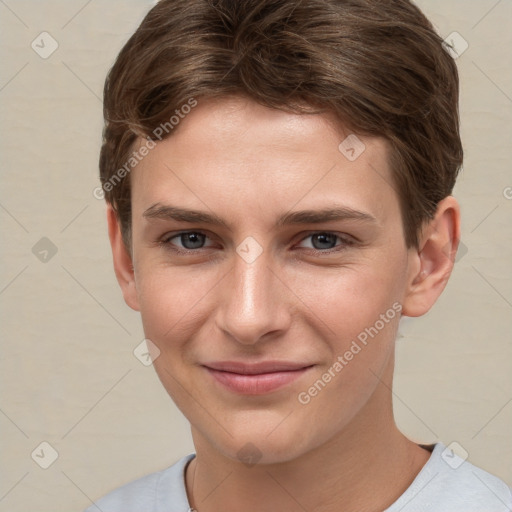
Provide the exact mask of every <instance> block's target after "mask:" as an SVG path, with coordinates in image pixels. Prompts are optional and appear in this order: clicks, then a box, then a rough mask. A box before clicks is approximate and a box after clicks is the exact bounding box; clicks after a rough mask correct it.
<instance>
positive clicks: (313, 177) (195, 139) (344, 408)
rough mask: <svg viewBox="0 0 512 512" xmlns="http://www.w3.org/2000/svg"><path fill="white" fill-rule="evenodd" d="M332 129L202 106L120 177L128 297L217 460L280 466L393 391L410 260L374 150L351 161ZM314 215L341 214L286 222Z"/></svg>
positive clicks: (161, 369)
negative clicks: (128, 237) (127, 197)
mask: <svg viewBox="0 0 512 512" xmlns="http://www.w3.org/2000/svg"><path fill="white" fill-rule="evenodd" d="M329 119H330V118H329V117H327V116H323V115H322V116H321V115H304V116H298V115H294V114H288V113H284V112H282V111H277V110H270V109H267V108H265V107H262V106H259V105H257V104H255V103H253V102H251V101H249V100H245V99H240V98H233V99H225V100H216V101H212V100H209V101H206V100H205V101H199V104H198V106H197V107H196V108H194V109H193V110H192V112H191V113H190V114H188V116H187V117H186V118H185V119H183V120H181V122H180V125H179V129H176V130H175V133H173V134H172V136H170V137H169V138H167V139H166V140H164V141H163V142H161V143H158V145H157V147H156V148H155V149H153V150H151V151H150V152H149V154H148V155H147V156H146V157H145V158H144V159H143V160H142V162H141V163H140V164H138V166H137V167H136V168H135V169H134V171H133V173H132V176H131V180H132V240H133V265H134V279H133V281H132V282H126V283H124V284H123V285H122V286H123V291H124V294H125V299H126V301H127V303H128V304H129V305H130V306H131V307H133V308H134V309H137V310H140V312H141V316H142V321H143V325H144V332H145V335H146V337H147V338H148V339H150V340H151V341H152V342H153V343H154V344H155V345H156V346H157V347H158V349H159V350H160V355H159V357H157V358H156V360H155V361H154V366H155V368H156V371H157V373H158V376H159V377H160V379H161V381H162V383H163V384H164V386H165V388H166V389H167V391H168V392H169V394H170V395H171V397H172V398H173V399H174V400H175V402H176V404H177V405H178V407H179V408H180V409H181V410H182V412H183V413H184V414H185V416H186V417H187V418H188V420H189V421H190V422H191V424H192V427H193V432H194V434H195V439H197V440H199V439H201V440H202V441H203V442H207V443H208V444H209V445H210V446H214V447H216V449H218V450H220V451H221V452H222V453H223V454H225V455H226V456H228V457H232V458H235V457H237V453H238V452H239V450H240V449H242V448H243V447H244V446H245V447H246V448H245V450H246V451H247V450H248V451H249V452H250V451H251V450H253V451H254V452H255V457H259V453H261V456H262V459H261V462H276V461H285V460H290V459H292V458H295V457H297V456H299V455H301V454H304V453H306V452H308V451H309V450H312V449H314V448H315V447H318V446H320V445H322V444H324V443H326V442H328V441H329V440H333V439H335V438H336V436H338V435H343V432H348V431H349V430H350V425H354V422H357V421H359V420H360V418H363V417H366V418H368V417H375V418H376V417H383V415H386V414H387V417H390V411H389V409H390V400H387V399H384V398H383V397H384V396H385V395H386V396H387V395H389V396H390V392H389V389H388V388H387V387H386V389H387V391H386V392H385V393H383V389H384V388H383V386H382V384H379V382H380V380H381V379H383V380H385V381H386V382H387V383H388V384H387V385H389V383H390V375H391V372H392V366H393V348H394V340H395V335H396V332H397V327H398V321H399V316H400V315H399V313H397V310H399V309H400V307H401V306H404V312H407V311H405V308H406V307H407V304H406V303H407V300H408V291H409V289H410V286H411V281H412V279H413V276H414V274H415V273H417V272H418V269H419V267H418V261H419V260H418V259H417V252H415V251H410V250H409V251H408V250H407V248H406V245H405V241H404V234H403V226H402V220H401V213H400V208H399V201H398V196H397V193H396V191H395V190H394V188H393V179H392V175H391V171H390V169H389V167H388V165H387V148H386V145H385V143H384V141H383V140H381V139H378V138H368V137H360V138H359V141H360V142H363V143H364V145H365V146H366V148H365V149H364V151H362V152H361V153H360V154H359V156H358V153H359V152H360V151H361V149H362V146H360V145H357V144H355V143H356V142H357V140H356V141H355V142H354V140H355V139H348V141H346V143H345V145H342V148H341V149H342V150H340V149H339V145H340V143H342V141H343V140H344V139H345V138H346V137H347V136H348V135H349V134H350V132H348V131H345V132H343V131H342V130H341V129H339V128H335V126H334V124H332V123H330V122H329ZM354 144H355V145H354ZM352 149H353V151H352ZM347 156H349V157H350V159H349V158H347ZM354 157H356V158H354ZM165 207H169V208H171V207H172V208H175V209H180V210H187V211H194V212H200V213H201V214H202V215H204V216H212V217H214V218H215V219H220V220H221V221H222V223H212V222H210V221H209V220H208V219H196V220H194V219H193V215H192V214H190V217H192V219H190V220H191V221H190V222H186V221H185V220H183V217H182V220H180V219H179V218H177V219H173V218H171V217H166V216H165V215H164V214H165V210H163V209H160V210H158V209H159V208H165ZM326 210H337V214H338V217H337V218H332V219H331V220H329V219H328V218H326V219H324V220H320V221H318V222H314V220H315V219H313V218H310V219H304V218H301V216H300V215H298V212H303V211H308V212H310V213H313V212H315V216H317V217H318V218H321V217H322V212H324V213H325V211H326ZM155 212H157V213H155ZM158 212H159V213H158ZM167 213H170V210H169V211H168V212H167ZM317 220H318V219H317ZM294 221H296V222H294ZM180 232H189V235H188V236H186V235H185V236H183V237H180V236H179V233H180ZM173 237H174V238H173ZM159 242H161V243H159ZM180 250H181V251H183V252H181V253H180V252H177V251H180ZM425 307H426V309H428V307H427V306H425ZM362 333H366V344H364V343H363V342H362V341H361V340H362V339H364V338H365V336H364V334H362ZM369 333H371V335H370V334H369ZM358 336H359V338H358ZM353 342H356V344H357V345H354V343H353ZM357 347H359V349H358V348H357ZM347 351H348V352H351V353H352V357H350V355H348V356H347V355H346V353H347ZM340 358H341V359H340ZM337 361H338V363H339V364H338V365H336V364H335V363H336V362H337ZM230 363H237V364H238V365H239V366H235V367H233V366H229V364H230ZM256 363H269V365H270V366H269V367H262V366H257V365H256V366H251V365H255V364H256ZM223 365H227V366H223ZM244 365H246V366H244ZM272 365H274V366H272ZM340 365H341V368H340ZM214 367H215V368H217V371H216V370H215V369H214ZM222 369H223V370H231V371H230V372H226V371H220V370H222ZM278 370H281V371H278ZM284 370H287V371H284ZM290 370H291V371H290ZM244 371H249V372H252V373H256V374H258V373H259V375H252V376H245V377H244V376H243V375H241V374H242V373H243V372H244ZM263 373H267V375H263ZM324 374H328V376H327V377H326V376H325V375H324ZM329 376H330V378H329ZM319 380H320V381H322V382H323V384H322V383H318V382H317V381H319ZM315 382H316V387H315ZM387 385H386V386H387ZM312 387H313V390H311V388H312ZM377 393H378V394H379V398H378V399H377V398H376V395H377ZM388 413H389V414H388ZM198 442H199V441H198ZM247 443H252V444H253V445H255V446H256V448H257V451H256V450H255V449H254V448H248V447H247V446H246V445H247ZM242 453H244V452H242Z"/></svg>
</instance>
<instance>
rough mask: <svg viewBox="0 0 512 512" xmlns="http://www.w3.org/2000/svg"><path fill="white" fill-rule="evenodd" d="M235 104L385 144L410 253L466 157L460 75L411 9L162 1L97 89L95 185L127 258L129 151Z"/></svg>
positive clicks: (343, 2)
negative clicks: (213, 108) (180, 116)
mask: <svg viewBox="0 0 512 512" xmlns="http://www.w3.org/2000/svg"><path fill="white" fill-rule="evenodd" d="M235 94H236V95H245V96H247V97H249V98H251V99H252V100H254V101H256V102H258V103H260V104H262V105H265V106H268V107H271V108H277V109H281V110H285V111H289V112H295V113H298V114H301V113H306V112H311V111H312V110H311V108H307V107H305V105H307V106H309V107H313V109H314V110H313V111H314V112H332V113H334V114H335V115H336V117H337V118H338V119H339V120H340V121H341V122H342V123H343V125H344V126H345V127H347V128H349V129H350V130H352V131H353V132H354V133H359V134H361V135H363V134H364V135H372V136H382V137H384V138H385V139H387V141H388V143H389V145H390V157H389V164H390V166H391V169H392V173H393V179H394V184H393V186H394V187H395V189H396V191H397V193H398V196H399V198H400V203H401V204H400V207H401V212H402V218H403V227H404V237H405V241H406V244H407V247H412V246H414V247H417V246H418V233H419V230H420V228H421V226H422V225H423V223H424V222H425V221H428V220H429V219H431V218H432V217H433V215H434V214H435V211H436V208H437V204H438V203H439V201H441V200H442V199H443V198H445V197H446V196H448V195H450V194H451V192H452V189H453V186H454V184H455V179H456V176H457V173H458V170H459V168H460V166H461V164H462V156H463V151H462V145H461V141H460V135H459V115H458V94H459V84H458V74H457V68H456V66H455V63H454V61H453V59H452V57H451V56H450V55H449V53H448V51H447V50H446V49H445V48H444V47H443V42H442V39H441V38H440V37H439V35H438V34H437V33H436V32H435V30H434V29H433V27H432V24H431V23H430V22H429V21H428V20H427V19H426V17H425V16H424V15H423V14H422V13H421V11H420V10H419V9H418V8H417V7H416V6H415V5H413V4H412V3H411V2H409V1H408V0H386V1H382V0H307V1H306V0H302V1H301V0H160V2H158V4H157V5H156V6H155V7H154V8H153V9H151V11H150V12H149V13H148V14H147V15H146V17H145V18H144V20H143V21H142V23H141V25H140V26H139V28H138V29H137V31H136V32H135V33H134V34H133V35H132V37H131V38H130V39H129V40H128V42H127V43H126V44H125V46H124V47H123V48H122V50H121V52H120V53H119V55H118V57H117V60H116V62H115V64H114V66H113V67H112V69H111V70H110V72H109V74H108V76H107V79H106V82H105V89H104V117H105V128H104V132H103V146H102V148H101V155H100V179H101V183H102V187H103V189H104V191H105V199H106V200H107V201H108V202H109V203H110V204H112V207H113V208H114V210H115V212H116V215H117V218H118V220H119V222H120V225H121V231H122V235H123V240H124V243H125V245H126V247H127V248H128V250H130V252H131V196H130V194H131V191H130V176H129V169H127V168H126V162H127V161H129V160H130V158H132V159H133V150H134V144H135V143H136V141H137V140H138V138H139V137H144V138H146V139H147V141H154V140H156V139H161V137H160V136H157V137H155V128H157V127H158V126H161V125H165V124H166V123H167V126H169V120H170V119H171V117H172V116H173V115H174V114H175V112H176V111H177V110H179V109H180V108H181V107H182V106H183V105H186V104H189V102H190V101H191V99H193V100H194V101H200V100H201V98H209V97H222V96H230V95H235ZM168 133H169V134H170V133H172V132H171V131H170V130H166V136H168V135H167V134H168ZM139 140H140V139H139ZM340 142H341V141H340ZM123 166H125V168H124V169H125V172H122V173H120V172H119V171H120V170H121V168H122V167H123ZM116 173H118V175H117V178H119V177H120V174H121V175H122V176H121V177H122V179H118V183H117V182H114V181H113V178H116ZM107 185H108V186H107Z"/></svg>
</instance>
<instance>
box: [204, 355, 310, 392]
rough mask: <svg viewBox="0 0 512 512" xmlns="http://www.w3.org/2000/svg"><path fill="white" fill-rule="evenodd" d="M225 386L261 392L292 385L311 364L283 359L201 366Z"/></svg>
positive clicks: (232, 389)
mask: <svg viewBox="0 0 512 512" xmlns="http://www.w3.org/2000/svg"><path fill="white" fill-rule="evenodd" d="M203 366H204V368H205V369H206V370H207V371H208V373H209V374H210V375H211V376H212V377H213V378H214V380H215V381H216V382H218V383H220V384H221V385H222V386H223V387H224V388H225V389H228V390H229V391H231V392H234V393H239V394H243V395H263V394H266V393H271V392H273V391H277V390H278V389H281V388H283V387H284V386H286V385H289V384H291V383H292V382H294V381H295V380H297V379H298V378H299V377H301V376H302V375H304V374H305V373H306V372H307V371H309V370H310V369H311V368H312V367H313V366H314V365H312V364H300V363H293V362H283V361H267V362H262V363H252V364H247V363H238V362H234V361H222V362H215V363H208V364H205V365H203Z"/></svg>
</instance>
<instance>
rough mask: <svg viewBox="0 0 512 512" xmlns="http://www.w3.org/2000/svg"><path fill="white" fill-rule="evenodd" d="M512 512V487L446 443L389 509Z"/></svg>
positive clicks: (404, 510) (434, 451) (433, 454)
mask: <svg viewBox="0 0 512 512" xmlns="http://www.w3.org/2000/svg"><path fill="white" fill-rule="evenodd" d="M398 510H401V511H402V512H412V511H414V512H417V511H418V510H421V511H422V512H482V511H483V510H485V511H486V512H510V511H511V510H512V490H511V489H510V488H509V486H508V485H507V484H506V483H505V482H503V481H502V480H500V479H499V478H498V477H496V476H494V475H492V474H490V473H488V472H487V471H484V470H483V469H481V468H478V467H476V466H474V465H473V464H471V463H470V462H468V461H466V460H464V459H462V458H461V457H459V456H458V455H456V454H455V453H454V452H453V450H451V449H450V448H449V447H446V446H445V445H444V444H442V443H438V444H436V445H435V446H434V449H433V451H432V455H431V457H430V459H429V461H428V462H427V464H426V465H425V466H424V467H423V469H422V470H421V471H420V473H419V474H418V476H417V477H416V479H415V480H414V481H413V483H412V484H411V486H410V487H409V488H408V489H407V491H406V492H405V493H404V494H403V495H402V496H401V497H400V498H399V499H398V501H396V502H395V503H394V504H393V505H392V506H391V507H390V508H388V509H387V510H386V511H385V512H395V511H398Z"/></svg>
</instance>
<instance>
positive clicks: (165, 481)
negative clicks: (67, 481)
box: [84, 454, 195, 512]
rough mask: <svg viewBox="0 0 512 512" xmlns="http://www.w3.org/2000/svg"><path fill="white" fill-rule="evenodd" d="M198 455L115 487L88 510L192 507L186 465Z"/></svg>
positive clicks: (159, 511)
mask: <svg viewBox="0 0 512 512" xmlns="http://www.w3.org/2000/svg"><path fill="white" fill-rule="evenodd" d="M194 456H195V454H190V455H187V456H186V457H183V458H182V459H180V460H179V461H178V462H176V463H175V464H173V465H172V466H170V467H168V468H166V469H163V470H162V471H157V472H156V473H151V474H149V475H146V476H144V477H142V478H139V479H137V480H134V481H133V482H130V483H128V484H125V485H123V486H122V487H119V488H118V489H115V490H114V491H112V492H110V493H109V494H107V495H106V496H104V497H103V498H101V499H99V500H97V501H95V502H94V503H93V504H92V505H91V506H90V507H89V508H88V509H87V510H85V511H84V512H98V511H101V512H140V511H141V510H151V511H154V512H163V511H165V512H183V511H186V510H188V502H187V495H186V489H185V481H184V471H185V467H186V465H187V464H188V462H189V461H190V460H192V459H193V458H194Z"/></svg>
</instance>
